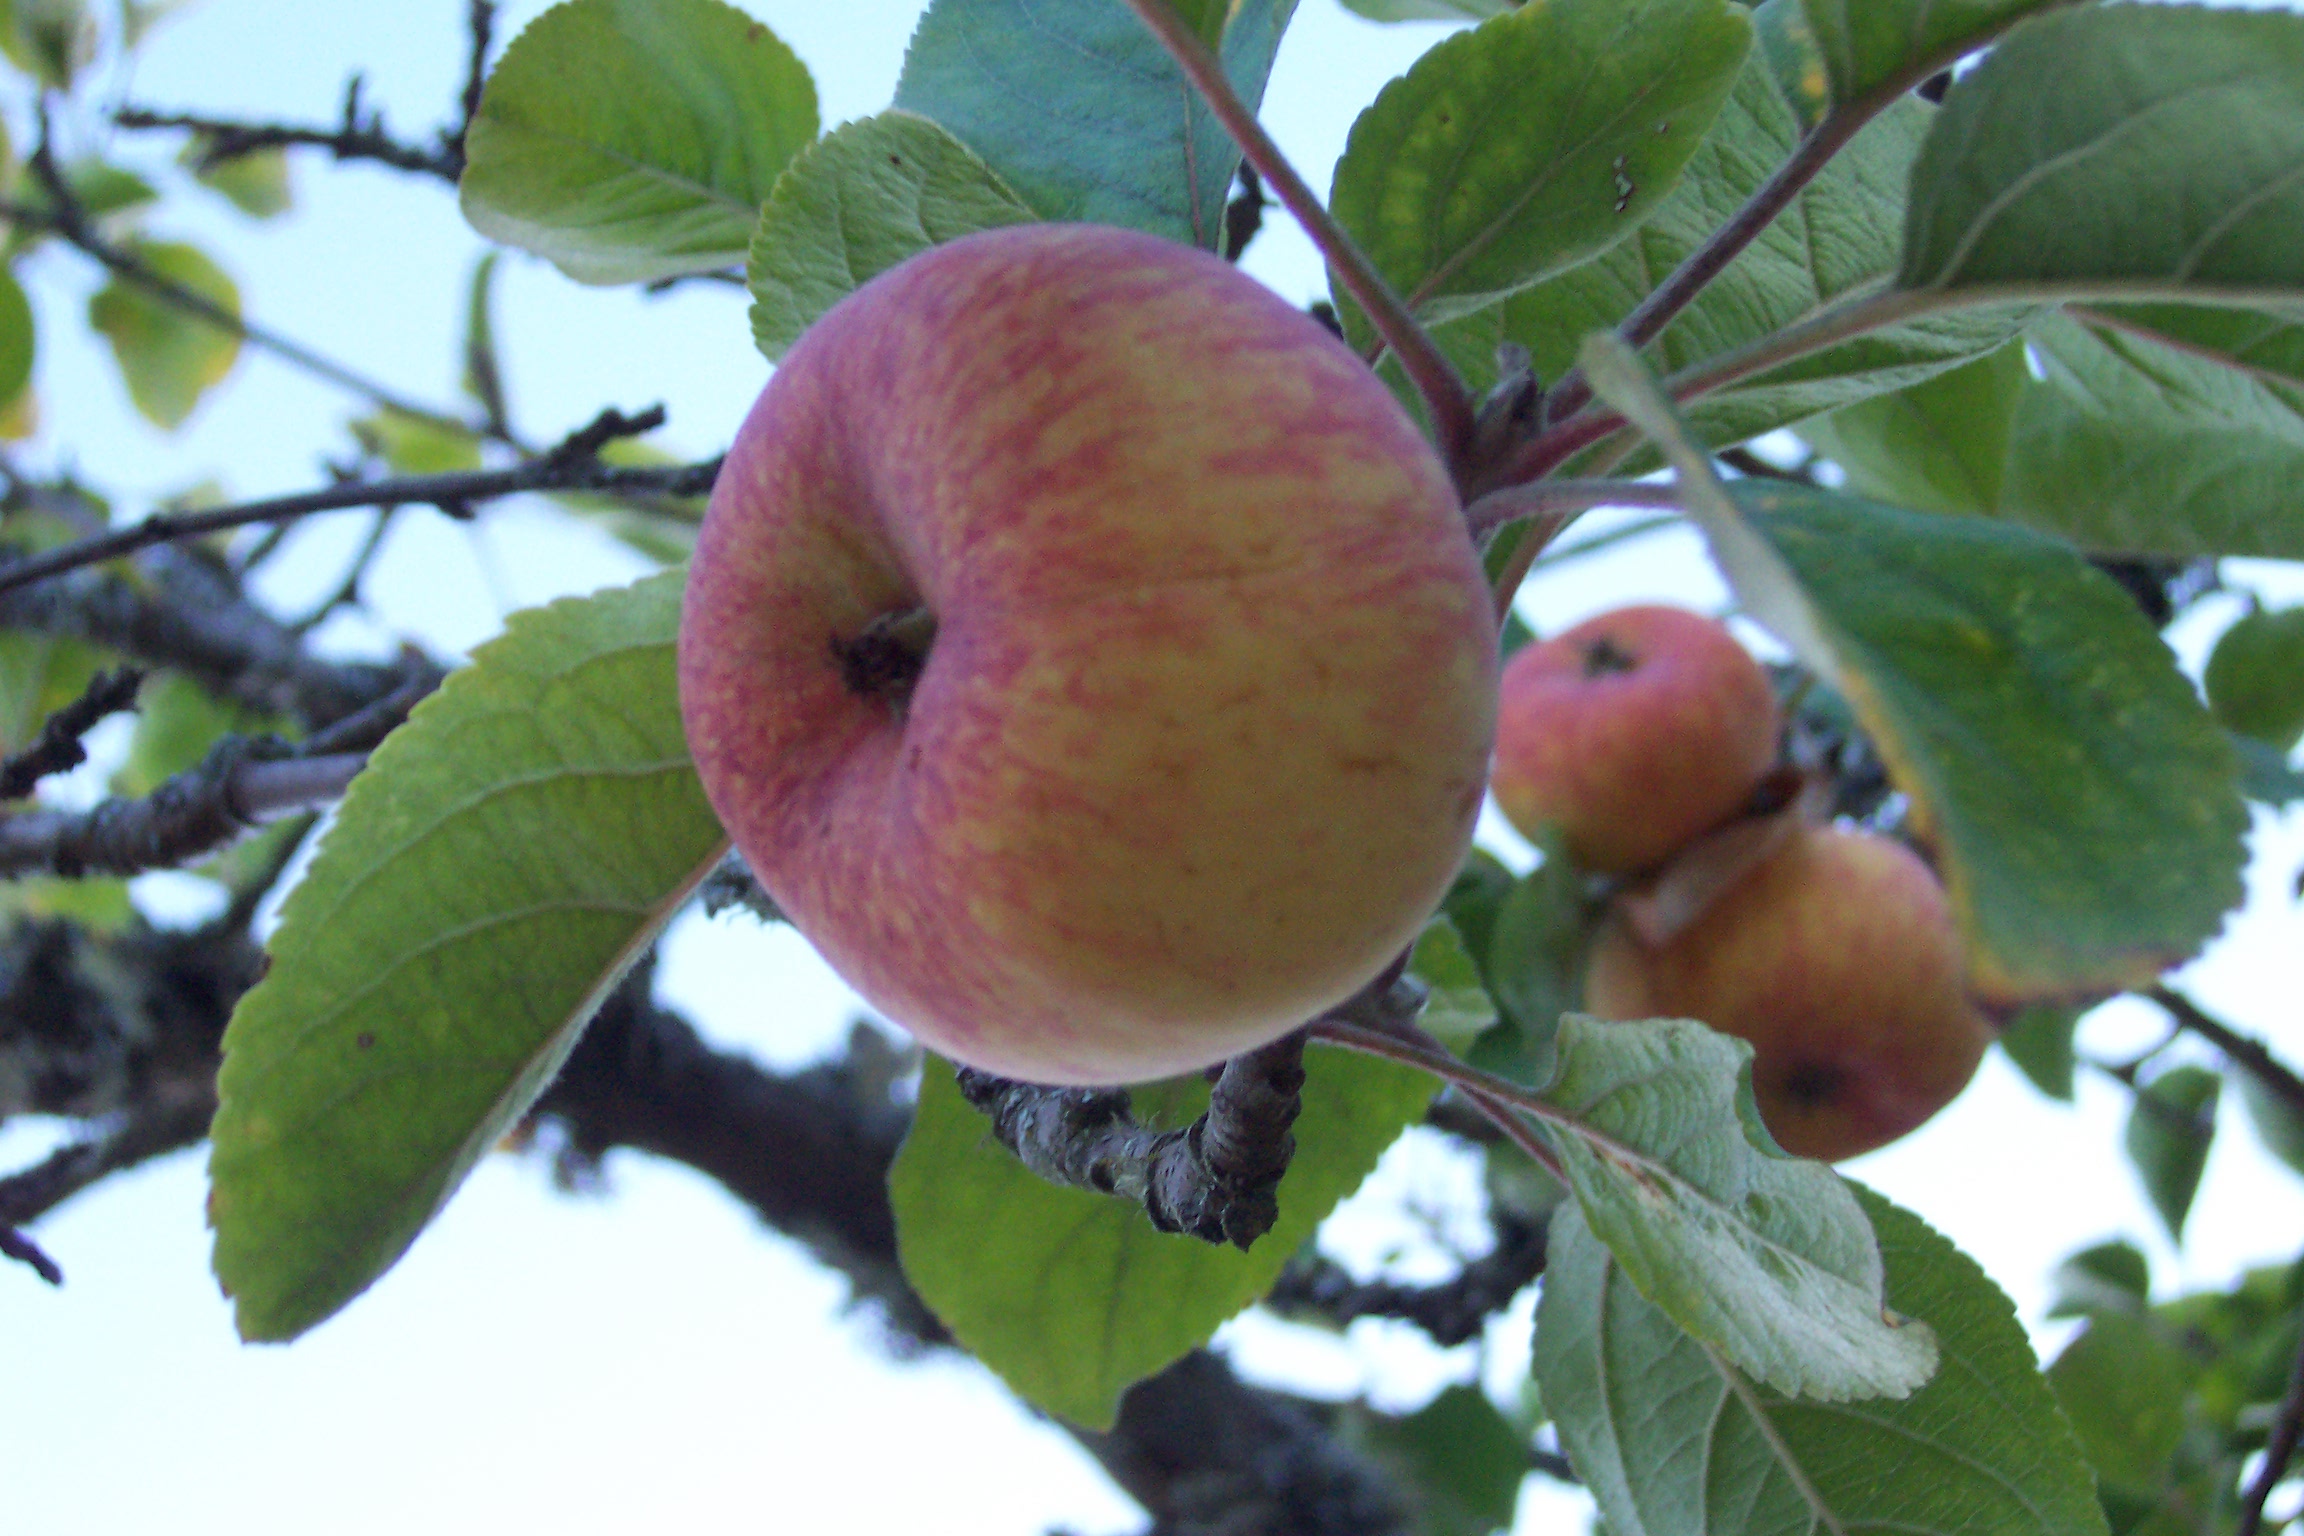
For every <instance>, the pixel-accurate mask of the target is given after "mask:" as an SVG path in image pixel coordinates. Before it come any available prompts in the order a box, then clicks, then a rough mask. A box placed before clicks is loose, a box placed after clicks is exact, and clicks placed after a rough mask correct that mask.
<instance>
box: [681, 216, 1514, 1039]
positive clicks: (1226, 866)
mask: <svg viewBox="0 0 2304 1536" xmlns="http://www.w3.org/2000/svg"><path fill="white" fill-rule="evenodd" d="M1496 666H1497V663H1496V630H1495V623H1494V618H1493V614H1492V611H1491V600H1490V598H1489V595H1488V590H1487V587H1486V585H1485V583H1484V581H1483V579H1482V575H1481V571H1480V565H1479V561H1478V558H1477V556H1476V555H1475V553H1474V551H1473V548H1472V545H1471V542H1470V540H1469V537H1468V536H1467V534H1466V531H1465V528H1464V525H1463V520H1462V517H1461V513H1460V511H1459V507H1458V502H1457V499H1456V496H1455V493H1454V491H1453V489H1452V488H1451V486H1450V483H1449V478H1448V475H1447V473H1446V471H1445V470H1444V468H1443V467H1442V465H1441V464H1440V462H1439V461H1438V459H1437V458H1436V457H1435V455H1434V454H1433V452H1432V450H1431V449H1430V448H1429V447H1428V446H1427V445H1426V443H1425V441H1424V439H1423V437H1422V435H1421V434H1420V433H1419V432H1418V430H1417V428H1416V427H1415V426H1414V424H1413V423H1412V422H1411V421H1410V420H1409V418H1408V417H1407V415H1406V414H1405V413H1404V412H1403V411H1402V410H1401V408H1400V406H1399V405H1398V404H1397V403H1396V402H1395V401H1394V399H1393V398H1392V396H1391V394H1390V393H1389V391H1387V390H1386V389H1385V387H1384V386H1383V385H1382V384H1381V383H1379V382H1378V381H1377V379H1376V377H1375V375H1374V374H1372V373H1371V372H1370V371H1369V370H1368V368H1367V367H1366V366H1365V365H1363V364H1362V363H1361V362H1360V361H1359V359H1358V358H1356V357H1355V356H1354V355H1353V354H1352V353H1351V352H1350V351H1348V350H1347V349H1346V348H1345V347H1344V346H1342V345H1341V344H1340V343H1338V342H1337V341H1336V340H1335V339H1334V338H1332V337H1331V336H1330V335H1329V334H1328V333H1327V332H1326V331H1324V330H1323V329H1322V328H1321V327H1320V326H1319V325H1318V324H1317V323H1315V322H1314V321H1312V320H1311V319H1309V318H1307V317H1306V316H1304V315H1302V314H1299V313H1297V312H1296V311H1295V310H1293V309H1291V308H1290V307H1289V306H1288V305H1287V304H1286V303H1284V302H1282V301H1281V300H1280V299H1279V298H1278V297H1277V296H1275V295H1273V294H1272V293H1270V292H1268V291H1267V290H1265V289H1264V288H1262V287H1260V286H1258V285H1257V284H1256V283H1255V282H1253V281H1252V280H1250V279H1249V278H1247V277H1244V276H1242V275H1241V274H1240V273H1238V272H1237V271H1235V270H1234V269H1233V268H1231V267H1230V266H1228V265H1226V264H1225V263H1224V262H1221V261H1219V260H1217V259H1215V258H1214V257H1212V256H1208V255H1206V254H1203V253H1201V252H1199V251H1195V250H1192V249H1189V248H1186V247H1184V246H1181V245H1176V244H1173V243H1170V242H1167V241H1162V240H1157V239H1154V238H1151V237H1149V236H1145V235H1140V234H1134V233H1129V232H1126V231H1122V230H1117V229H1109V228H1102V227H1096V226H1089V225H1059V224H1042V225H1028V226H1020V227H1017V228H1014V229H1008V230H1001V231H997V232H993V233H988V234H980V235H974V236H970V237H967V238H965V239H961V240H958V241H954V242H952V243H951V244H948V245H944V246H941V247H938V248H936V249H934V250H932V251H929V252H927V253H926V254H923V255H921V256H918V257H916V258H914V259H912V260H910V261H908V262H906V263H904V264H903V265H902V266H900V267H898V268H896V269H894V270H893V271H890V272H888V273H885V274H883V275H881V276H880V277H877V278H875V279H874V280H872V281H871V282H869V283H867V284H865V285H864V286H863V287H862V288H860V289H859V290H858V291H857V292H856V293H854V294H853V295H851V296H850V297H848V298H847V299H845V300H844V301H842V302H841V303H840V304H839V305H838V306H836V307H835V308H834V309H833V310H832V311H831V312H830V313H828V314H827V315H825V316H824V317H823V318H822V319H821V320H819V321H818V322H817V323H816V324H815V325H814V326H813V327H812V328H811V329H810V330H809V331H808V332H807V333H806V335H805V336H803V337H802V339H801V340H800V342H799V343H798V344H797V345H796V346H795V347H794V348H793V349H792V350H791V352H790V353H789V354H788V356H787V357H786V358H785V361H784V363H783V365H782V366H781V367H779V368H778V369H777V370H776V373H775V375H774V376H773V377H772V378H771V379H770V381H769V384H768V387H767V389H766V391H765V392H764V393H763V394H762V395H761V397H760V399H759V402H758V403H757V404H756V405H755V406H754V407H753V409H752V412H751V415H750V416H749V417H748V418H747V419H746V420H745V422H744V424H743V426H742V428H741V429H740V430H739V431H738V433H737V436H736V441H735V444H734V446H733V448H732V449H731V450H730V452H729V455H728V459H727V463H726V466H725V467H724V468H723V469H722V471H721V474H720V478H719V481H718V483H717V485H716V486H715V487H714V489H713V493H712V500H711V505H710V509H709V511H708V513H707V515H706V517H705V520H704V525H703V529H702V531H701V533H700V535H699V537H698V541H697V546H696V554H695V560H694V564H693V566H692V568H691V571H690V575H689V582H688V590H687V598H686V604H685V608H684V610H683V613H682V616H681V625H680V661H679V671H680V697H681V709H682V715H683V718H684V720H685V722H686V726H687V731H688V740H689V744H690V746H691V748H692V749H693V751H694V754H695V758H696V766H697V769H698V771H699V773H700V774H701V775H702V777H703V782H704V787H705V791H706V793H707V794H708V795H709V797H710V799H711V802H712V805H713V807H714V809H715V810H717V811H718V813H719V815H720V818H721V820H722V822H723V823H725V825H726V826H727V827H728V829H729V831H730V832H731V833H732V834H733V836H734V837H735V840H736V843H737V846H738V848H739V849H740V850H741V851H742V852H743V854H744V857H745V858H746V860H747V861H748V862H749V863H750V864H751V866H752V868H753V870H754V872H755V873H756V874H757V875H758V876H759V878H760V881H761V883H762V884H763V885H764V886H765V887H766V888H767V890H768V892H769V894H770V895H771V896H773V897H774V899H775V901H776V904H777V906H778V907H780V908H781V909H782V910H783V911H784V912H785V913H786V914H787V915H788V916H790V918H791V919H792V921H793V922H794V923H795V924H796V925H797V926H798V927H799V928H800V930H801V931H802V932H803V933H804V934H806V935H807V936H808V938H809V939H810V940H811V941H812V942H813V943H814V944H815V945H816V947H817V948H818V949H819V950H820V951H821V952H822V953H823V954H824V955H825V957H826V958H827V959H829V960H830V962H831V963H832V965H833V966H834V967H835V968H836V969H837V970H838V971H839V972H840V973H841V975H843V976H844V977H845V978H846V979H847V980H848V981H849V982H850V983H851V984H852V985H853V986H854V987H855V988H856V989H857V990H858V991H859V992H861V993H862V994H863V995H864V997H865V998H866V999H867V1000H869V1001H870V1002H871V1003H872V1004H873V1005H874V1006H876V1007H877V1008H879V1009H881V1010H882V1011H883V1012H885V1013H886V1014H887V1015H888V1016H889V1017H890V1018H891V1019H894V1020H895V1021H897V1022H898V1023H901V1024H903V1025H905V1026H907V1027H908V1028H910V1029H911V1030H912V1031H913V1033H914V1034H916V1035H917V1036H918V1037H919V1038H920V1039H921V1040H922V1041H924V1042H925V1043H926V1044H928V1045H929V1046H931V1047H933V1048H934V1049H936V1050H938V1051H940V1052H943V1053H945V1054H947V1055H949V1056H951V1057H954V1058H956V1059H957V1060H959V1061H962V1062H965V1063H968V1064H970V1065H973V1066H976V1067H979V1068H982V1069H984V1070H987V1071H991V1072H996V1073H1001V1074H1004V1075H1007V1076H1011V1077H1018V1078H1024V1079H1027V1080H1030V1081H1036V1082H1043V1083H1068V1084H1112V1083H1121V1082H1131V1081H1139V1080H1143V1079H1148V1078H1154V1077H1160V1076H1165V1075H1169V1074H1173V1073H1177V1072H1182V1071H1188V1070H1192V1069H1196V1068H1199V1067H1203V1066H1207V1065H1210V1064H1212V1063H1214V1062H1217V1061H1220V1060H1222V1059H1224V1058H1226V1057H1228V1056H1231V1055H1235V1054H1237V1053H1239V1052H1241V1051H1243V1050H1247V1049H1251V1048H1253V1047H1255V1046H1258V1045H1260V1044H1264V1043H1266V1042H1268V1041H1270V1040H1272V1039H1275V1038H1277V1037H1278V1036H1280V1035H1282V1034H1284V1033H1286V1032H1287V1031H1288V1030H1289V1029H1291V1028H1293V1027H1295V1026H1296V1025H1298V1024H1301V1023H1303V1022H1305V1021H1306V1020H1308V1019H1310V1018H1312V1017H1314V1016H1316V1015H1317V1014H1319V1013H1320V1012H1322V1011H1323V1010H1325V1009H1327V1008H1329V1007H1331V1006H1333V1005H1334V1004H1336V1003H1338V1002H1340V1001H1342V1000H1343V999H1344V998H1346V997H1348V996H1350V995H1351V994H1352V993H1353V992H1354V991H1356V990H1358V989H1359V988H1360V987H1361V986H1363V985H1364V984H1366V983H1367V982H1368V981H1370V980H1371V979H1373V978H1374V976H1375V975H1376V974H1377V973H1378V972H1379V971H1380V970H1382V969H1383V967H1384V966H1385V965H1386V964H1387V963H1388V962H1390V961H1391V960H1392V959H1393V958H1394V957H1395V956H1396V955H1398V954H1399V953H1400V951H1401V950H1402V949H1403V948H1404V947H1405V946H1406V945H1407V944H1408V943H1409V942H1410V941H1411V940H1412V939H1413V938H1414V936H1415V934H1416V932H1417V931H1418V929H1419V927H1420V926H1421V925H1422V924H1423V922H1424V921H1425V919H1426V918H1427V917H1428V915H1429V914H1430V912H1431V911H1432V909H1433V907H1434V905H1435V904H1436V903H1437V902H1438V900H1439V898H1440V896H1441V894H1442V893H1443V891H1444V890H1445V889H1446V887H1447V885H1448V882H1449V879H1450V877H1451V876H1452V875H1453V874H1454V872H1455V869H1456V866H1457V863H1458V860H1459V859H1460V857H1461V856H1462V854H1463V852H1464V849H1465V847H1466V845H1467V843H1468V842H1469V840H1470V836H1471V828H1472V823H1473V819H1474V817H1475V815H1476V814H1477V812H1478V808H1479V804H1480V800H1481V795H1482V791H1483V788H1484V784H1485V780H1486V776H1487V765H1488V756H1489V751H1490V748H1491V745H1492V742H1493V739H1494V732H1495V707H1496V704H1495V691H1496Z"/></svg>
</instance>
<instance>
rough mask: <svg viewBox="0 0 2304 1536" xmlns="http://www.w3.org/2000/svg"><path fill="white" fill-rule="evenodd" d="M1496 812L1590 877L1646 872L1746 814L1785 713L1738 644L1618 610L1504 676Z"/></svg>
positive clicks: (1530, 652) (1676, 613)
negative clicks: (1553, 843) (1553, 844)
mask: <svg viewBox="0 0 2304 1536" xmlns="http://www.w3.org/2000/svg"><path fill="white" fill-rule="evenodd" d="M1502 687H1503V704H1502V708H1501V712H1500V715H1499V718H1498V722H1497V730H1496V779H1495V790H1496V803H1497V806H1498V807H1499V808H1500V809H1501V810H1502V811H1503V812H1504V815H1505V817H1506V818H1507V819H1508V820H1510V821H1511V823H1512V824H1513V825H1514V826H1516V827H1518V828H1519V829H1520V830H1521V831H1522V832H1523V833H1525V834H1526V835H1528V836H1529V837H1531V838H1534V837H1540V836H1542V835H1543V834H1544V833H1546V832H1548V831H1549V832H1557V833H1558V834H1559V835H1560V837H1561V839H1562V841H1563V843H1564V844H1565V846H1566V848H1567V851H1568V856H1569V857H1570V858H1572V859H1574V860H1575V861H1576V862H1577V863H1578V864H1580V865H1582V866H1583V867H1584V868H1586V869H1592V870H1601V871H1605V872H1607V873H1609V874H1636V873H1639V872H1641V871H1643V870H1647V869H1651V868H1653V867H1655V866H1656V865H1658V864H1660V863H1662V862H1663V861H1664V860H1665V859H1667V858H1669V857H1671V855H1672V854H1674V853H1675V852H1677V851H1678V850H1679V849H1681V848H1682V847H1684V846H1686V845H1687V844H1688V843H1690V842H1692V841H1694V840H1695V839H1696V838H1697V837H1698V836H1700V835H1702V834H1703V833H1705V832H1709V831H1710V830H1712V829H1713V828H1714V827H1716V826H1718V825H1720V823H1722V822H1724V821H1726V820H1728V819H1729V818H1730V817H1731V816H1733V815H1735V814H1736V812H1737V811H1738V810H1739V809H1741V808H1742V807H1743V805H1744V803H1745V801H1746V799H1747V798H1748V797H1749V796H1750V795H1751V793H1752V790H1753V787H1754V786H1755V785H1757V784H1758V783H1759V782H1760V780H1761V778H1762V776H1763V775H1765V774H1766V773H1767V772H1768V769H1769V767H1770V766H1771V765H1772V764H1773V763H1774V762H1775V760H1776V737H1777V733H1778V731H1779V730H1780V729H1781V726H1782V715H1781V712H1780V710H1779V709H1778V707H1777V703H1776V695H1775V692H1774V690H1773V689H1771V688H1770V687H1769V685H1768V675H1767V674H1766V673H1765V672H1763V671H1761V670H1760V664H1759V663H1758V662H1756V661H1754V660H1753V659H1752V656H1751V653H1749V652H1748V651H1746V650H1745V649H1744V647H1743V646H1741V645H1739V644H1737V643H1736V637H1735V636H1734V635H1732V634H1730V633H1729V632H1728V631H1727V630H1726V629H1725V628H1724V627H1722V626H1721V625H1720V624H1718V623H1717V622H1715V621H1713V620H1711V619H1708V618H1706V617H1705V616H1704V615H1702V614H1700V613H1691V612H1689V611H1688V610H1687V609H1685V608H1665V607H1657V606H1642V607H1634V608H1619V609H1616V610H1615V611H1614V612H1611V613H1604V614H1601V615H1599V616H1598V617H1597V618H1592V619H1587V620H1586V621H1585V622H1583V623H1581V624H1578V625H1576V626H1575V627H1574V628H1573V629H1569V630H1565V631H1563V632H1562V633H1560V634H1558V635H1555V636H1553V637H1552V638H1551V639H1549V640H1545V641H1541V642H1539V643H1537V644H1535V645H1530V646H1527V647H1524V648H1523V649H1522V650H1521V651H1520V652H1519V654H1517V655H1515V656H1514V657H1513V658H1512V661H1511V664H1510V665H1509V666H1507V667H1506V668H1505V669H1504V677H1503V684H1502Z"/></svg>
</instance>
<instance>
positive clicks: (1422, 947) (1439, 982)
mask: <svg viewBox="0 0 2304 1536" xmlns="http://www.w3.org/2000/svg"><path fill="white" fill-rule="evenodd" d="M1408 973H1409V974H1410V975H1411V976H1414V977H1415V978H1416V979H1417V980H1418V981H1421V982H1422V983H1424V985H1425V988H1426V989H1427V991H1428V994H1429V995H1428V996H1427V998H1426V1000H1425V1003H1424V1012H1423V1015H1422V1016H1421V1018H1420V1020H1419V1022H1420V1023H1421V1024H1422V1025H1423V1026H1424V1029H1425V1031H1426V1032H1427V1033H1428V1034H1431V1035H1432V1036H1434V1037H1435V1038H1437V1039H1438V1040H1439V1041H1440V1043H1441V1044H1443V1045H1445V1046H1447V1047H1448V1048H1449V1049H1450V1050H1452V1051H1455V1052H1457V1053H1458V1054H1459V1055H1461V1054H1462V1053H1463V1051H1464V1050H1465V1048H1466V1047H1468V1046H1469V1045H1471V1043H1472V1042H1473V1040H1474V1039H1475V1038H1477V1037H1478V1036H1479V1034H1480V1032H1481V1031H1482V1030H1485V1029H1487V1028H1488V1027H1489V1026H1490V1025H1492V1024H1494V1023H1495V1022H1496V1003H1495V1000H1494V999H1492V998H1491V997H1489V995H1488V989H1487V987H1486V986H1484V985H1483V984H1482V983H1481V980H1480V967H1479V965H1478V964H1477V963H1476V962H1474V960H1473V958H1472V952H1471V951H1470V950H1468V949H1466V948H1465V947H1464V936H1463V935H1462V934H1460V933H1458V932H1457V931H1456V925H1455V924H1454V923H1452V922H1450V921H1449V920H1448V919H1447V917H1446V916H1437V917H1434V918H1433V919H1432V920H1431V921H1430V922H1428V923H1426V924H1425V925H1424V931H1423V933H1421V934H1419V935H1418V936H1417V939H1416V948H1415V950H1414V952H1413V953H1411V954H1410V956H1409V958H1408Z"/></svg>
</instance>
